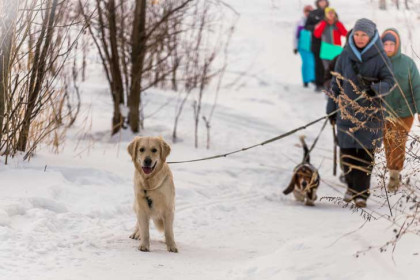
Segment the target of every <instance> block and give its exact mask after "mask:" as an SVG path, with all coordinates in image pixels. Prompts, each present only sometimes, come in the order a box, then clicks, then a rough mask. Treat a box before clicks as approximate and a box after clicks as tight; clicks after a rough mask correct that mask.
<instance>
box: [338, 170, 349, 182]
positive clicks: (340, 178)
mask: <svg viewBox="0 0 420 280" xmlns="http://www.w3.org/2000/svg"><path fill="white" fill-rule="evenodd" d="M338 180H340V182H341V183H343V184H345V183H347V182H346V176H344V173H343V172H341V173H340V176H338Z"/></svg>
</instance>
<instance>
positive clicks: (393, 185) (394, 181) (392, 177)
mask: <svg viewBox="0 0 420 280" xmlns="http://www.w3.org/2000/svg"><path fill="white" fill-rule="evenodd" d="M400 180H401V175H400V171H398V170H389V182H388V191H389V192H396V191H397V190H398V187H399V186H400Z"/></svg>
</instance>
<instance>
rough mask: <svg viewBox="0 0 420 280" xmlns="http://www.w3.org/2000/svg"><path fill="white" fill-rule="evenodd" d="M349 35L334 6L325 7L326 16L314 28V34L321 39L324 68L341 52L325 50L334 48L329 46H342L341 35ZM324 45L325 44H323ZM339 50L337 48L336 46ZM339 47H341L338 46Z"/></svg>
mask: <svg viewBox="0 0 420 280" xmlns="http://www.w3.org/2000/svg"><path fill="white" fill-rule="evenodd" d="M346 35H347V29H346V28H345V27H344V25H343V24H342V23H341V21H339V20H338V17H337V13H336V12H335V10H334V9H333V8H326V9H325V18H324V19H323V20H321V21H320V22H319V23H318V25H317V26H315V29H314V36H315V37H316V38H320V39H321V54H320V56H321V59H322V62H323V64H324V69H326V70H327V69H328V66H329V64H330V62H331V60H333V59H334V58H335V56H337V55H338V54H339V53H336V52H335V51H334V52H332V53H330V54H328V53H325V50H327V49H329V50H332V49H334V48H331V47H328V46H339V47H341V37H342V36H343V37H345V36H346ZM323 45H324V46H323ZM335 49H336V50H337V48H335ZM338 49H339V48H338Z"/></svg>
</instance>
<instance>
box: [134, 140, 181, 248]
mask: <svg viewBox="0 0 420 280" xmlns="http://www.w3.org/2000/svg"><path fill="white" fill-rule="evenodd" d="M127 150H128V153H129V154H130V155H131V158H132V160H133V163H134V167H135V171H134V195H135V198H134V206H133V208H134V212H135V213H136V216H137V223H136V228H135V230H134V232H133V234H132V235H131V236H130V238H132V239H137V240H141V242H140V246H139V250H140V251H144V252H148V251H149V250H150V237H149V221H150V219H153V222H154V224H155V225H156V228H157V229H158V230H159V231H164V232H165V240H166V247H167V249H168V251H169V252H174V253H177V252H178V249H177V247H176V244H175V240H174V232H173V222H174V214H175V185H174V181H173V177H172V173H171V170H170V169H169V166H168V164H167V163H166V157H167V156H168V155H169V153H170V152H171V148H170V147H169V145H168V144H167V143H166V142H165V141H164V140H163V139H162V138H160V137H136V138H134V140H133V141H132V142H131V143H130V145H128V149H127Z"/></svg>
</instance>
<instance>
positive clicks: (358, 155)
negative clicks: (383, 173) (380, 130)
mask: <svg viewBox="0 0 420 280" xmlns="http://www.w3.org/2000/svg"><path fill="white" fill-rule="evenodd" d="M367 151H368V152H369V153H370V154H371V155H372V156H373V158H372V157H371V156H370V155H369V153H368V152H367ZM367 151H366V150H364V149H360V148H340V152H341V163H342V164H343V169H344V176H345V178H346V183H347V187H348V188H349V190H350V191H352V192H353V193H354V197H355V198H357V197H364V198H366V199H367V198H368V197H369V195H370V193H369V188H370V177H371V174H372V169H373V165H374V159H375V150H367Z"/></svg>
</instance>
